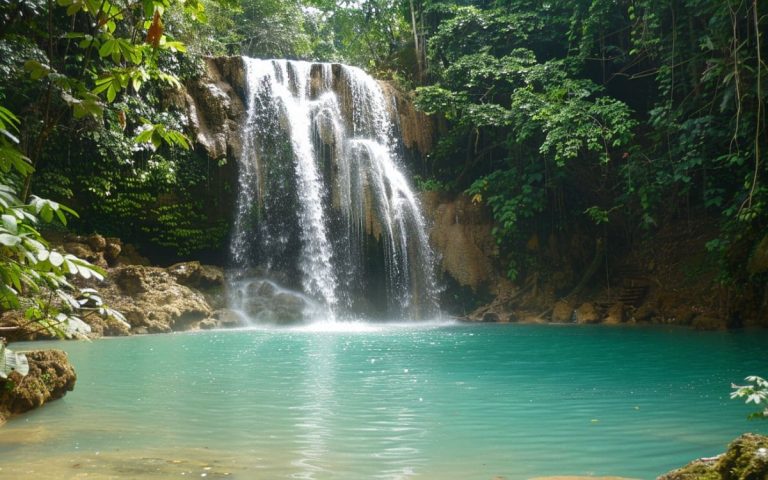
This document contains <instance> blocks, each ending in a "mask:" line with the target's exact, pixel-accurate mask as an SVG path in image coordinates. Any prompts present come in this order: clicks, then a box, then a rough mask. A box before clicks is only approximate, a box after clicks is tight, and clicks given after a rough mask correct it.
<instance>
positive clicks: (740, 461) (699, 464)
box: [657, 433, 768, 480]
mask: <svg viewBox="0 0 768 480" xmlns="http://www.w3.org/2000/svg"><path fill="white" fill-rule="evenodd" d="M766 478H768V437H766V436H763V435H756V434H754V433H745V434H744V435H742V436H740V437H738V438H737V439H736V440H734V441H733V442H731V444H730V445H729V446H728V450H727V451H726V452H725V453H724V454H722V455H718V456H717V457H713V458H701V459H698V460H694V461H693V462H691V463H689V464H688V465H686V466H684V467H682V468H679V469H677V470H673V471H671V472H669V473H667V474H664V475H662V476H660V477H658V478H657V480H764V479H766Z"/></svg>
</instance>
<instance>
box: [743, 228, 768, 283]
mask: <svg viewBox="0 0 768 480" xmlns="http://www.w3.org/2000/svg"><path fill="white" fill-rule="evenodd" d="M747 271H748V272H749V273H750V274H752V275H757V274H759V273H763V272H768V235H766V236H765V237H763V239H762V240H761V241H760V242H759V243H758V244H757V246H756V247H755V249H754V251H753V252H752V255H751V256H750V257H749V264H748V265H747Z"/></svg>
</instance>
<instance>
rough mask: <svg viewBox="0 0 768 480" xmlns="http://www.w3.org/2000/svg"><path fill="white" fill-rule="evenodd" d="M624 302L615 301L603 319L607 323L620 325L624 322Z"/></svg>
mask: <svg viewBox="0 0 768 480" xmlns="http://www.w3.org/2000/svg"><path fill="white" fill-rule="evenodd" d="M624 320H625V317H624V304H623V303H615V304H613V305H612V306H611V308H609V309H608V312H607V313H606V315H605V318H604V319H603V323H605V324H606V325H618V324H620V323H624Z"/></svg>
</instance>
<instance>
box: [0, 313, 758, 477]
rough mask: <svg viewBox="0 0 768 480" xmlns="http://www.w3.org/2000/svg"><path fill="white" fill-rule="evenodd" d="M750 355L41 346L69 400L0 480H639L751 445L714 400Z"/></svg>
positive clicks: (631, 334)
mask: <svg viewBox="0 0 768 480" xmlns="http://www.w3.org/2000/svg"><path fill="white" fill-rule="evenodd" d="M766 340H768V336H767V334H766V333H765V332H757V333H755V332H751V333H722V332H720V333H716V332H712V333H698V332H689V331H684V330H667V329H628V328H617V329H610V328H590V327H587V328H580V327H565V326H558V327H552V326H523V325H519V326H515V325H510V326H501V325H483V326H462V325H453V326H440V325H437V324H436V325H431V326H414V325H413V324H408V325H399V326H398V325H391V324H363V323H354V322H352V323H347V324H342V325H339V324H334V323H324V322H317V323H315V324H311V325H306V326H301V327H292V328H282V329H273V330H243V331H234V332H233V331H227V332H205V333H197V334H178V335H164V336H143V337H132V338H120V339H105V340H101V341H96V342H93V343H90V344H86V343H57V344H56V346H57V347H64V348H66V349H67V350H68V351H69V352H70V358H71V360H72V362H73V363H74V364H75V367H76V369H77V371H78V377H79V378H78V385H77V388H76V389H75V391H74V392H72V393H70V394H69V395H67V397H65V398H64V399H63V400H62V401H57V402H54V403H52V404H50V405H48V406H46V407H45V408H43V409H41V410H39V411H37V412H33V413H31V414H29V415H26V416H23V417H20V418H17V419H15V420H12V421H10V422H9V423H8V424H7V425H6V426H5V427H3V428H2V429H0V478H24V479H33V480H34V479H48V478H98V479H102V478H103V479H106V478H150V479H151V478H180V477H182V476H184V477H187V476H194V477H203V476H205V477H208V478H241V479H254V478H269V479H273V478H286V479H287V478H297V479H312V480H322V479H360V478H376V479H410V478H422V479H432V478H440V479H449V480H450V479H467V478H494V477H499V478H507V479H525V478H533V477H544V476H556V475H593V476H601V475H602V476H607V475H620V476H623V477H630V478H652V477H655V476H656V475H658V474H660V473H662V472H664V471H666V470H669V469H671V468H673V467H676V466H679V465H682V464H684V463H686V462H687V461H689V460H690V459H692V458H696V457H699V456H708V455H713V454H716V453H718V452H720V451H722V450H723V448H724V447H725V445H726V443H727V442H728V441H730V440H731V439H732V438H733V437H735V436H736V435H738V434H739V433H741V432H742V431H743V430H746V429H750V430H758V432H759V431H760V430H761V429H762V431H763V432H765V431H766V429H767V428H768V425H762V424H756V423H749V422H747V421H746V420H745V416H746V413H747V412H748V411H749V408H748V407H746V406H744V405H742V404H740V403H738V402H734V401H731V400H729V399H728V393H729V390H730V389H729V386H730V382H732V381H738V380H739V379H741V378H743V377H744V376H745V375H747V374H751V373H755V372H758V371H759V370H760V368H764V364H761V362H762V361H763V360H764V345H765V342H766ZM38 345H39V344H36V345H35V347H37V346H38ZM713 412H717V414H713ZM561 478H566V477H561Z"/></svg>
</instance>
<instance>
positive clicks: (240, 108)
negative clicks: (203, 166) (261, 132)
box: [171, 57, 246, 160]
mask: <svg viewBox="0 0 768 480" xmlns="http://www.w3.org/2000/svg"><path fill="white" fill-rule="evenodd" d="M244 84H245V66H244V64H243V62H242V58H240V57H217V58H207V59H206V72H205V74H204V75H203V76H202V77H201V78H198V79H195V80H194V81H192V82H190V83H189V84H188V85H187V93H182V94H180V95H179V97H178V98H172V99H171V103H174V104H176V105H177V106H179V107H182V108H186V110H187V117H188V119H189V126H190V128H191V129H192V131H193V132H194V136H195V139H196V141H197V143H199V144H200V145H201V146H202V147H203V148H204V149H205V151H206V153H207V154H208V156H209V157H210V158H212V159H214V160H216V159H220V158H226V157H228V156H232V157H237V156H239V155H240V152H241V150H242V144H241V138H240V126H241V125H242V122H243V121H244V119H245V114H246V109H245V104H244V102H243V99H244V98H245V90H244V88H245V85H244Z"/></svg>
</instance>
